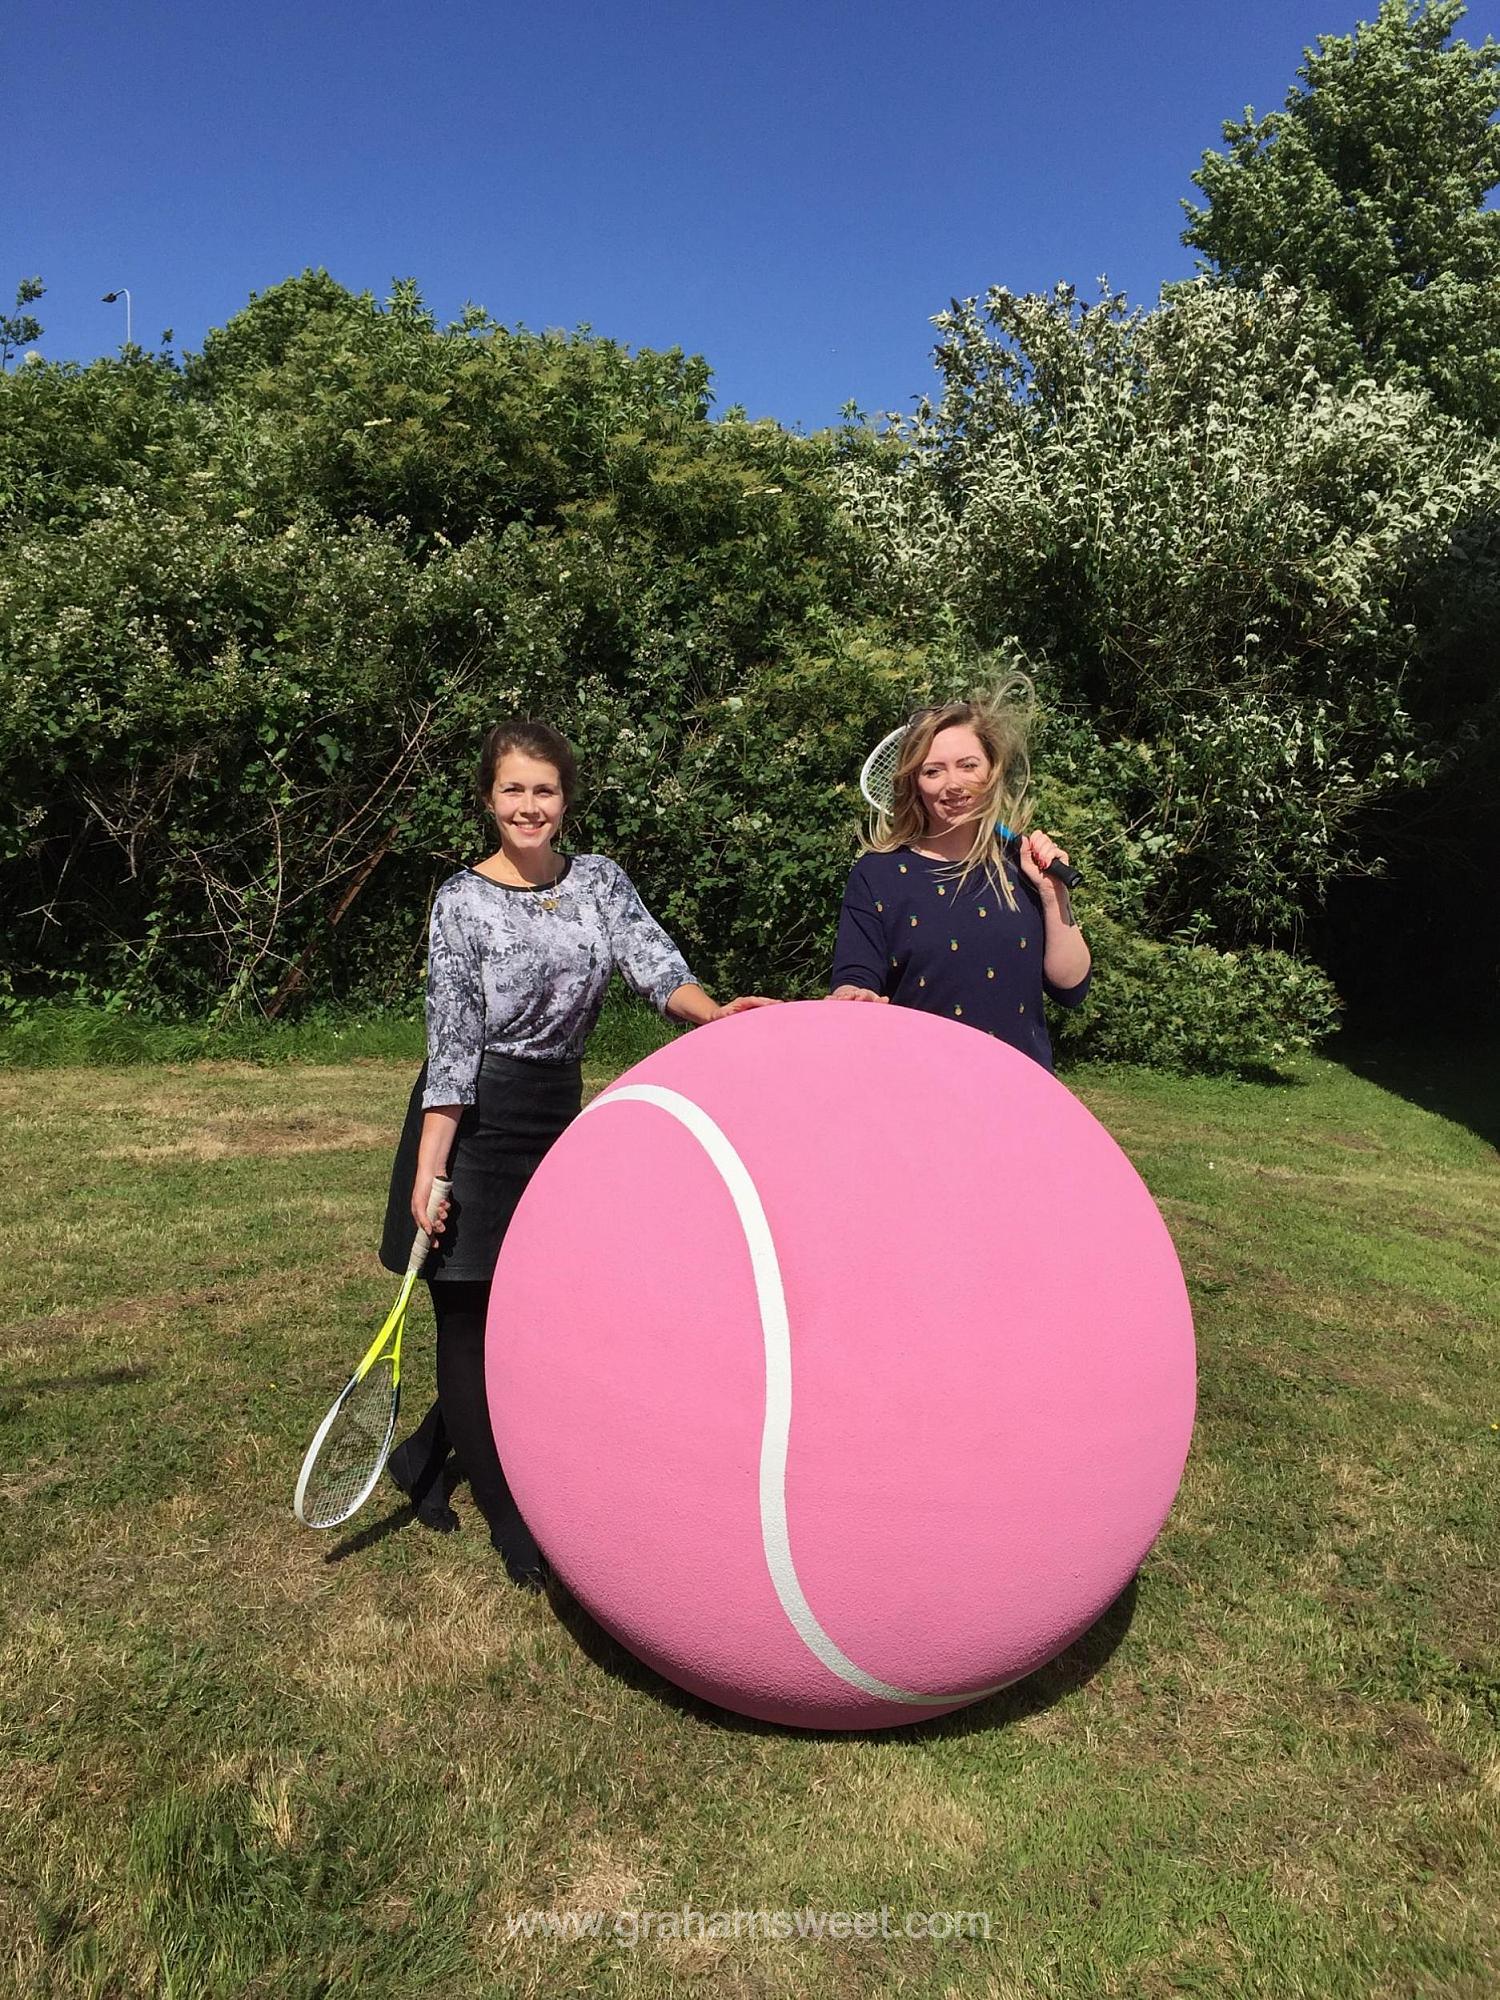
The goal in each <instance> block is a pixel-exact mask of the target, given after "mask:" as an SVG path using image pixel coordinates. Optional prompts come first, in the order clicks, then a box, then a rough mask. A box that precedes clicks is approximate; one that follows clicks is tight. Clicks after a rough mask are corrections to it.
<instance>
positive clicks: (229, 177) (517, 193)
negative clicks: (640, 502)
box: [0, 0, 1500, 429]
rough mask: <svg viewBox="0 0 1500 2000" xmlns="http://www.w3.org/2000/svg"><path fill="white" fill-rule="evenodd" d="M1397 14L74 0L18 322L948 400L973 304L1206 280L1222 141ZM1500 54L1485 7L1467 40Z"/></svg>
mask: <svg viewBox="0 0 1500 2000" xmlns="http://www.w3.org/2000/svg"><path fill="white" fill-rule="evenodd" d="M1376 3H1377V0H1196V4H1194V0H1133V4H1132V0H1052V4H1050V5H1048V4H1031V5H1025V6H1023V5H1020V4H1016V0H989V4H983V3H982V0H948V4H946V5H942V6H920V5H917V4H915V0H863V4H858V5H856V4H853V0H847V4H840V0H803V4H800V5H798V4H792V0H759V4H753V5H752V4H748V0H638V4H632V0H613V4H608V5H603V4H596V5H594V6H579V5H573V6H568V5H566V4H563V0H551V4H536V0H526V4H516V0H489V4H479V0H428V4H426V5H425V6H417V5H414V4H411V0H401V4H392V0H358V4H354V3H353V0H303V4H301V5H295V6H294V5H289V4H285V0H264V4H261V5H258V6H254V7H251V6H248V5H244V4H242V3H241V0H206V4H205V0H194V4H191V5H189V4H183V0H113V4H110V5H105V4H102V0H79V4H70V0H54V4H53V5H52V6H50V7H41V6H33V7H32V8H30V9H28V10H24V11H20V10H17V11H16V12H13V14H12V16H11V18H10V20H9V22H8V23H7V30H6V49H5V54H6V71H7V82H8V84H9V86H10V87H9V89H8V90H7V93H6V95H7V98H8V100H9V107H10V108H9V112H8V115H7V119H6V125H7V129H8V136H9V145H8V148H7V151H8V155H9V158H8V165H9V174H8V180H9V183H10V187H11V190H12V192H11V195H10V197H9V199H8V201H7V203H6V207H7V210H8V220H7V224H6V226H5V228H4V230H3V233H0V242H3V243H4V245H5V257H4V263H3V265H0V297H3V299H4V301H5V302H6V303H7V304H8V302H9V297H10V294H11V292H12V291H13V289H14V286H15V283H16V282H17V281H18V280H19V279H20V278H21V277H22V276H25V275H28V274H31V273H33V272H34V273H39V274H40V275H41V276H42V278H43V279H44V280H45V281H46V284H47V287H48V292H47V297H46V298H45V299H44V300H43V301H42V304H41V307H40V308H39V309H38V310H39V316H40V317H41V319H42V322H43V325H44V327H45V334H44V337H43V340H42V342H41V347H42V351H43V353H45V354H46V355H47V356H48V357H49V358H51V359H55V360H61V359H77V360H87V359H89V358H91V357H92V356H94V355H96V354H99V353H103V352H107V351H109V350H110V349H111V348H112V347H114V346H116V345H117V344H118V342H119V341H120V340H121V339H122V337H123V334H124V321H123V315H124V306H123V302H122V303H120V304H116V305H114V306H106V305H104V304H102V303H101V302H100V295H101V293H103V292H105V291H109V290H112V289H114V288H116V287H118V286H128V287H129V288H130V291H131V294H132V306H133V313H134V332H135V337H136V339H137V340H138V341H140V342H142V343H143V344H145V345H148V346H151V345H155V344H156V342H157V341H158V339H159V337H160V335H161V333H162V330H163V329H164V328H166V327H171V328H172V329H173V331H174V333H175V336H176V344H177V346H178V348H179V349H181V348H184V347H187V348H193V347H197V346H198V345H199V344H200V343H201V341H202V338H203V335H204V332H205V331H206V329H207V328H209V327H211V326H215V325H219V324H222V322H223V321H224V320H225V319H226V318H228V317H229V316H230V315H231V314H232V313H234V312H235V311H236V310H238V309H239V308H240V307H241V306H242V305H243V304H244V303H245V301H246V299H247V298H248V296H249V294H250V293H251V292H252V291H254V290H259V289H262V288H264V287H265V286H267V285H271V284H275V283H277V282H278V281H279V280H280V279H282V278H284V277H287V276H289V275H290V274H291V273H293V272H295V271H298V270H300V269H302V268H303V267H304V266H305V265H309V264H312V265H322V266H324V267H325V268H326V269H327V270H328V271H330V272H331V273H332V275H333V276H334V277H335V278H337V279H338V280H339V281H340V282H341V283H342V284H345V285H347V286H349V287H350V288H351V289H353V290H364V289H366V288H368V289H371V290H373V291H375V292H376V294H377V295H378V296H381V297H383V296H384V295H385V294H386V292H387V291H388V290H389V286H390V280H391V279H392V277H394V276H412V277H415V278H416V279H417V280H418V281H419V283H420V285H421V287H422V290H423V293H424V295H425V297H426V298H427V301H428V303H429V305H431V306H432V307H433V309H434V310H435V311H436V312H437V313H438V314H439V316H440V317H442V318H444V319H447V318H449V317H452V316H454V315H455V314H456V313H457V312H458V311H459V310H460V308H461V307H462V305H463V304H464V302H465V301H466V300H469V299H472V300H475V301H477V302H478V303H480V304H482V305H484V306H487V307H488V308H489V310H490V312H491V313H493V314H494V315H495V317H496V318H497V319H500V320H502V321H505V322H507V323H509V324H515V323H516V322H524V323H525V324H527V325H528V326H533V327H542V326H574V325H577V324H578V323H580V322H583V321H587V322H588V323H590V324H591V325H592V326H593V327H594V328H595V330H596V331H598V332H600V333H605V334H609V335H611V336H612V337H614V338H616V339H619V340H623V341H625V342H628V343H629V344H630V345H632V346H658V347H662V346H682V347H685V348H688V349H689V350H691V351H694V352H699V353H702V354H704V355H706V356H707V357H708V360H709V362H710V363H711V365H712V366H713V369H714V375H715V383H714V387H715V395H716V398H717V401H718V405H719V407H720V408H722V407H724V406H726V405H728V404H730V403H743V404H745V405H746V406H747V407H748V409H749V410H750V413H751V414H752V415H754V416H760V415H769V416H774V417H776V418H778V419H780V420H781V421H782V422H783V423H787V424H799V425H801V426H803V427H804V428H806V429H813V428H816V427H817V426H819V425H822V424H826V423H831V422H833V421H834V420H835V419H836V417H837V414H838V411H839V407H840V405H841V404H843V403H844V402H845V401H846V400H848V399H850V398H852V399H854V400H855V401H856V402H858V403H859V405H860V406H861V408H863V409H866V410H884V409H902V408H908V407H909V406H910V403H911V401H912V399H913V397H915V396H916V395H917V394H918V393H920V392H921V391H922V390H924V389H926V388H928V387H929V386H931V384H932V382H933V379H934V378H933V376H932V372H931V365H930V360H929V354H930V349H931V346H932V340H933V334H932V329H931V327H930V326H929V324H928V322H929V319H930V317H931V315H932V314H933V313H935V312H937V311H940V310H941V308H942V307H943V306H944V305H945V304H946V303H947V301H948V299H949V298H950V297H951V296H953V295H955V294H958V295H963V294H967V293H970V292H976V291H983V290H984V289H985V287H987V286H989V285H991V284H1006V285H1009V286H1010V287H1011V288H1012V290H1016V291H1024V290H1028V289H1032V288H1038V287H1045V286H1048V285H1051V284H1052V283H1053V282H1055V281H1056V280H1057V279H1059V278H1067V279H1069V280H1070V281H1072V282H1073V283H1074V284H1076V285H1077V286H1079V287H1080V288H1083V289H1089V290H1092V288H1093V286H1094V283H1095V280H1096V278H1097V277H1098V276H1099V275H1100V274H1101V273H1107V274H1108V276H1109V277H1110V279H1111V281H1112V282H1113V283H1114V284H1115V285H1116V286H1117V287H1119V288H1121V289H1123V290H1124V291H1126V292H1127V293H1129V294H1130V296H1131V297H1132V299H1134V300H1136V301H1138V302H1141V303H1149V302H1150V301H1151V300H1152V299H1154V297H1155V296H1156V293H1157V290H1158V288H1159V287H1160V285H1161V284H1162V283H1163V282H1164V281H1165V280H1168V279H1171V278H1174V277H1181V276H1184V275H1186V274H1187V273H1188V272H1189V271H1190V270H1191V268H1192V260H1191V258H1190V256H1189V254H1188V252H1187V251H1185V250H1184V249H1183V248H1182V246H1181V244H1180V242H1179V240H1178V239H1179V235H1180V232H1181V229H1182V224H1183V218H1182V214H1181V211H1180V209H1179V207H1178V202H1179V200H1180V198H1181V197H1183V196H1191V195H1192V193H1193V189H1192V187H1191V184H1190V181H1189V176H1190V174H1191V173H1192V171H1193V169H1194V168H1195V167H1196V165H1197V163H1198V160H1199V158H1200V156H1201V154H1202V153H1203V151H1204V149H1205V148H1206V147H1208V146H1212V145H1215V144H1217V143H1218V141H1219V135H1220V127H1221V125H1222V122H1223V120H1224V119H1225V118H1226V117H1231V116H1236V115H1238V113H1239V112H1240V111H1241V110H1242V109H1243V107H1244V106H1245V105H1246V104H1253V105H1254V106H1255V107H1256V109H1257V110H1270V109H1274V108H1276V107H1277V106H1279V105H1280V103H1281V102H1282V99H1283V98H1284V96H1285V93H1286V90H1287V88H1288V87H1289V85H1290V84H1291V83H1292V81H1293V80H1294V76H1295V72H1296V68H1297V65H1298V63H1299V61H1300V59H1301V51H1302V49H1303V47H1304V46H1305V45H1306V44H1308V43H1310V42H1311V41H1313V40H1314V39H1315V38H1316V36H1317V35H1318V34H1320V33H1327V34H1343V33H1346V32H1348V30H1349V29H1350V27H1352V25H1353V24H1354V22H1355V21H1357V20H1358V19H1360V18H1361V16H1365V17H1368V16H1369V15H1370V14H1371V13H1373V12H1374V11H1375V6H1376ZM1461 32H1462V33H1463V35H1464V37H1465V38H1466V39H1467V40H1470V41H1475V42H1477V41H1481V40H1482V39H1483V38H1484V36H1485V35H1486V34H1487V33H1494V34H1500V0H1474V4H1472V5H1471V6H1470V9H1469V14H1468V17H1467V20H1466V21H1465V23H1464V25H1463V28H1462V30H1461Z"/></svg>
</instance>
